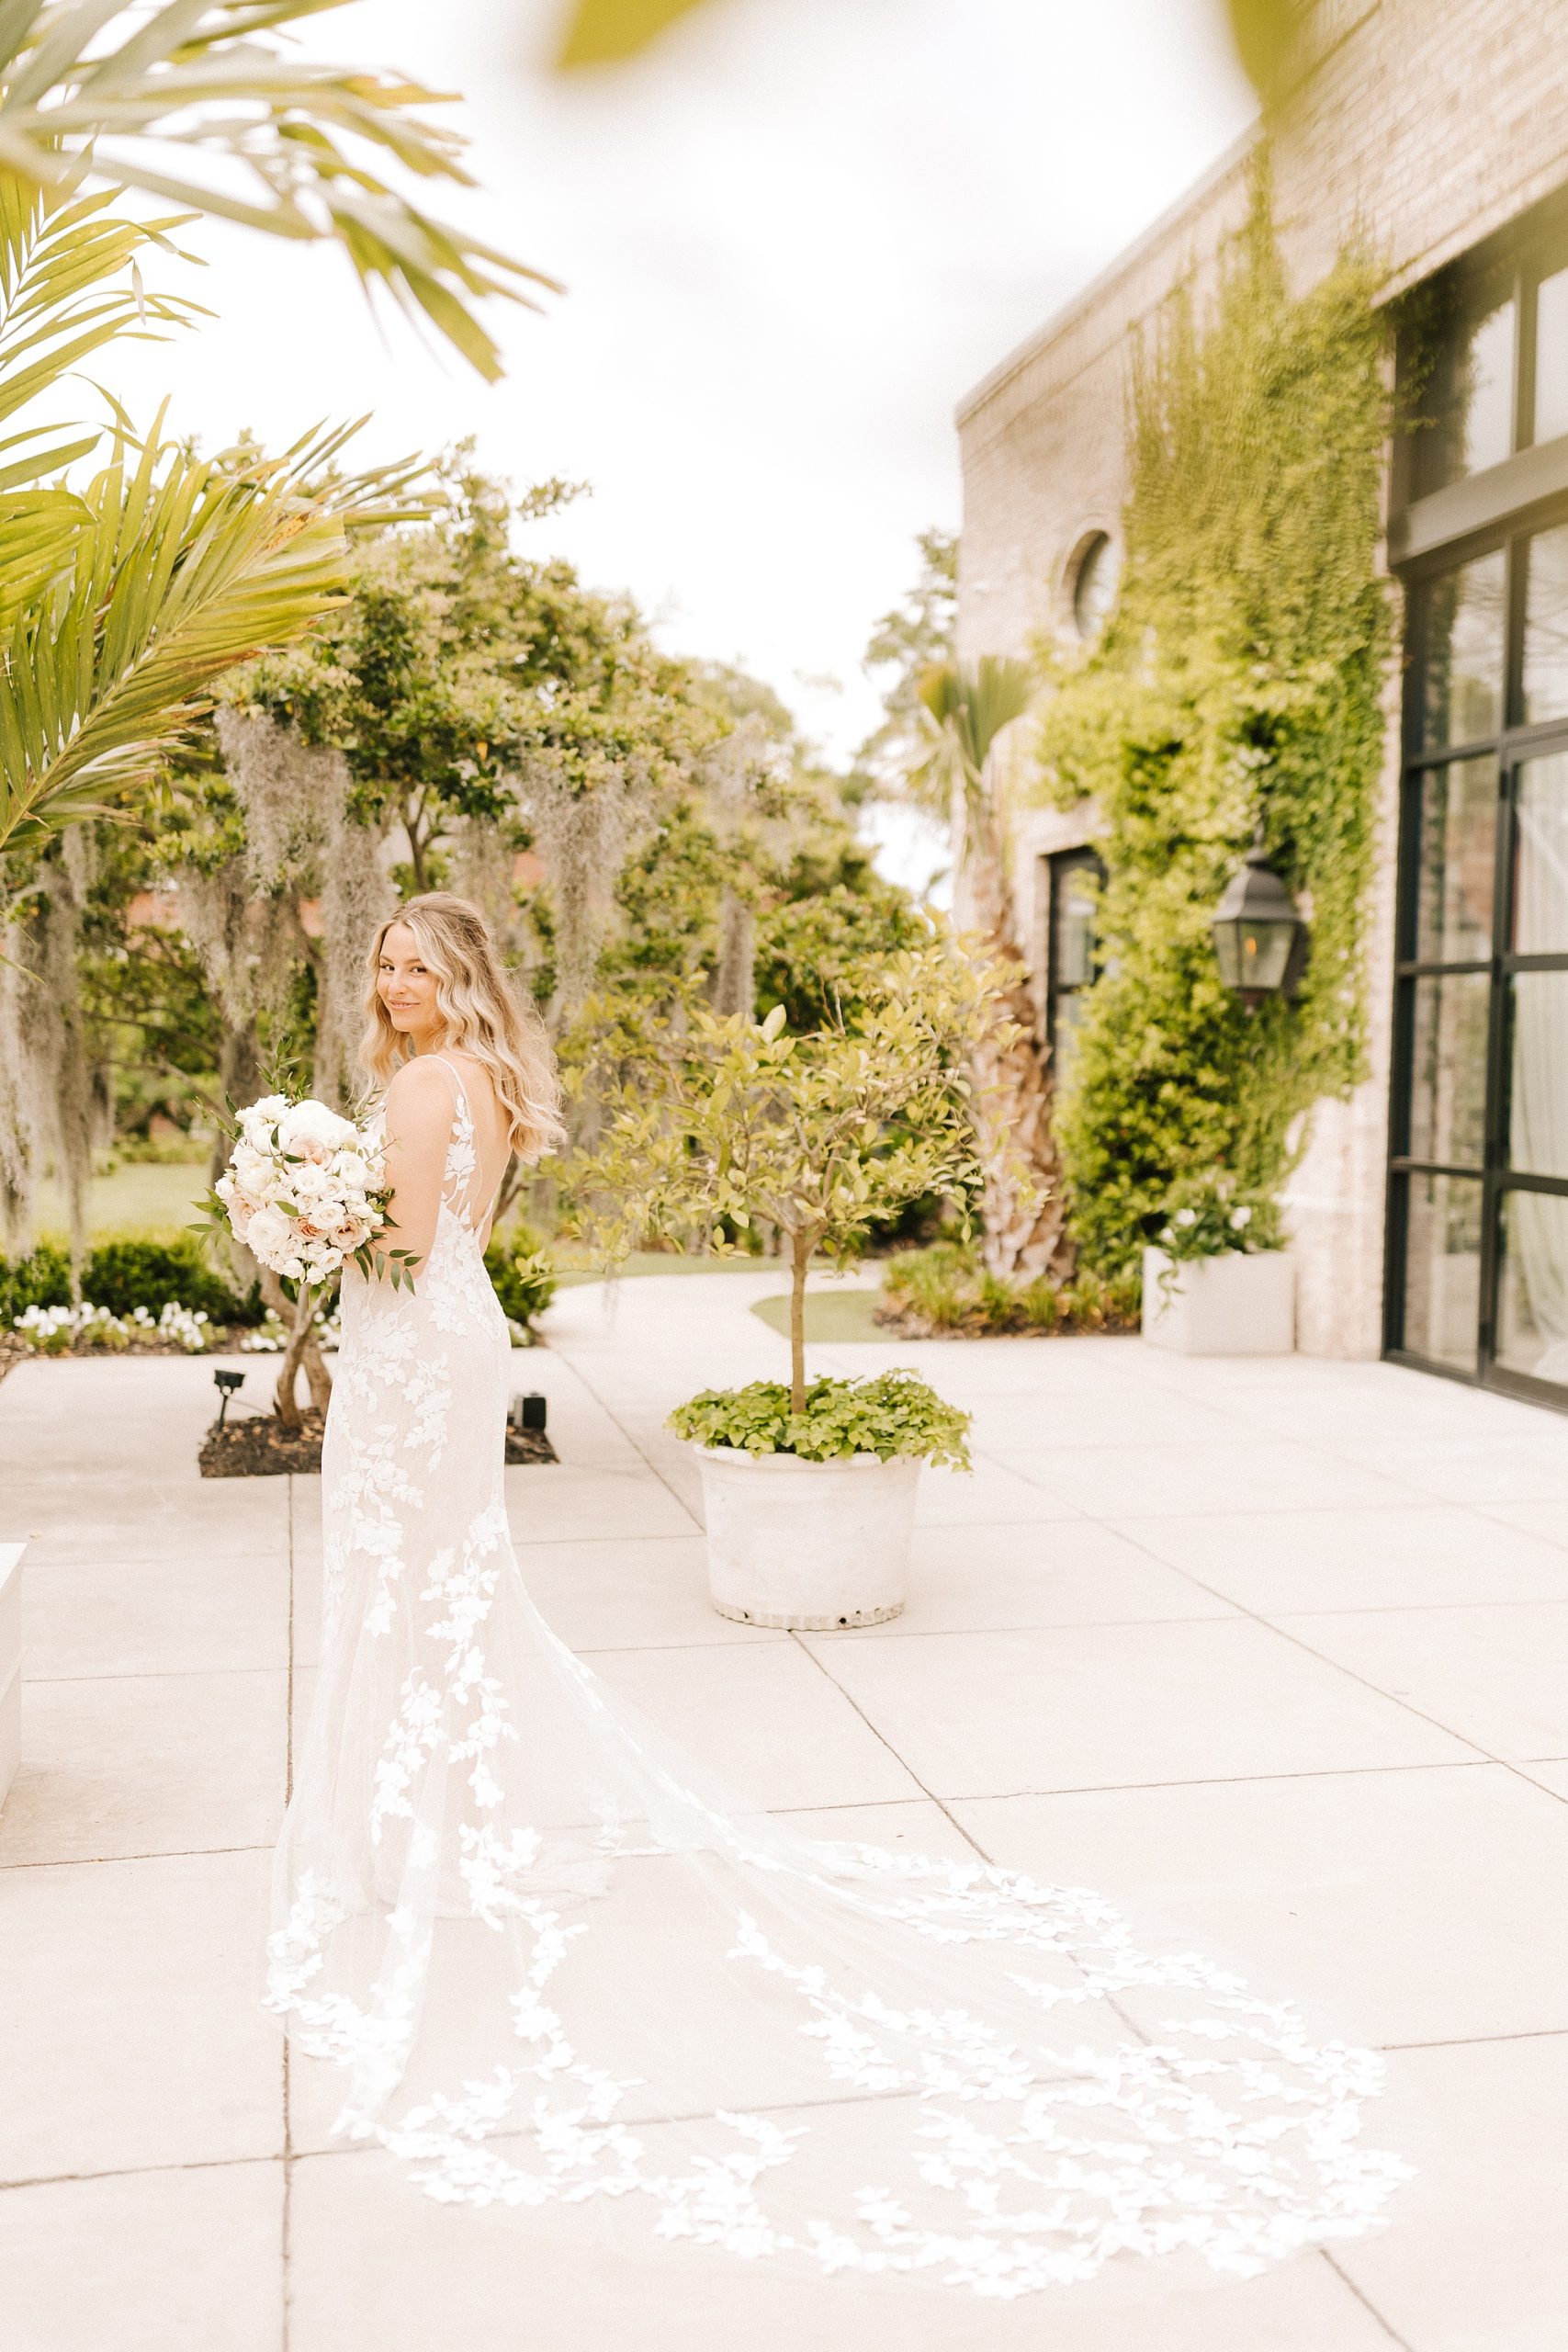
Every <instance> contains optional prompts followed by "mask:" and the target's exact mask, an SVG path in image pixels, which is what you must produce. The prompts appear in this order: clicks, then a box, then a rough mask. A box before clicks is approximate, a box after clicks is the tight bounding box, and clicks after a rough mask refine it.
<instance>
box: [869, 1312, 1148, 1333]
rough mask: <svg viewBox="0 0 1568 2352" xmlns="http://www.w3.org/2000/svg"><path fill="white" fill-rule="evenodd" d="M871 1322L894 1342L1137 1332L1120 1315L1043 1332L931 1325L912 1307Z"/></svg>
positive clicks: (970, 1323)
mask: <svg viewBox="0 0 1568 2352" xmlns="http://www.w3.org/2000/svg"><path fill="white" fill-rule="evenodd" d="M872 1320H873V1321H874V1323H876V1324H878V1325H879V1326H880V1327H881V1329H883V1330H885V1331H886V1333H887V1335H888V1337H889V1338H890V1339H894V1340H1073V1339H1082V1338H1084V1337H1085V1336H1089V1337H1091V1338H1099V1339H1104V1338H1107V1337H1109V1338H1112V1339H1116V1338H1122V1337H1125V1336H1126V1335H1127V1334H1128V1333H1130V1332H1135V1331H1137V1330H1138V1329H1140V1328H1141V1326H1140V1323H1139V1321H1138V1319H1137V1318H1135V1317H1126V1318H1123V1317H1121V1316H1117V1315H1105V1316H1100V1317H1098V1318H1097V1319H1096V1320H1095V1321H1093V1322H1082V1323H1058V1324H1056V1325H1055V1328H1054V1329H1051V1330H1049V1331H1043V1330H1042V1329H1041V1328H1040V1326H1039V1324H1038V1323H1025V1322H1023V1321H1022V1320H1020V1321H1018V1322H1016V1323H1000V1322H987V1320H986V1318H985V1317H984V1316H982V1315H978V1314H976V1315H972V1316H970V1317H967V1318H966V1320H965V1321H964V1322H962V1323H928V1322H927V1320H926V1318H925V1317H924V1316H923V1315H917V1314H916V1313H915V1312H914V1310H913V1308H912V1307H900V1306H879V1307H878V1308H877V1309H876V1312H875V1314H874V1316H873V1317H872Z"/></svg>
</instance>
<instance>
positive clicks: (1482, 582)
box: [1422, 548, 1507, 752]
mask: <svg viewBox="0 0 1568 2352" xmlns="http://www.w3.org/2000/svg"><path fill="white" fill-rule="evenodd" d="M1426 611H1427V642H1426V646H1425V649H1424V660H1423V663H1422V670H1423V683H1424V692H1423V695H1422V718H1423V725H1422V740H1423V741H1424V742H1425V744H1426V746H1427V750H1428V751H1434V752H1440V751H1442V750H1443V749H1444V748H1445V747H1446V746H1447V745H1448V744H1450V743H1474V742H1477V741H1482V740H1483V739H1484V738H1485V737H1486V736H1488V735H1495V733H1496V732H1497V728H1498V724H1499V722H1500V721H1501V718H1502V716H1503V681H1504V668H1503V654H1504V645H1505V640H1506V628H1507V566H1506V559H1505V557H1504V554H1503V550H1502V549H1501V548H1498V549H1497V550H1496V552H1495V554H1493V555H1483V556H1482V557H1480V558H1479V559H1478V560H1476V561H1475V562H1474V563H1463V564H1461V565H1459V566H1458V567H1457V569H1456V570H1454V571H1446V572H1443V573H1441V574H1440V575H1439V576H1438V578H1437V579H1436V580H1434V581H1432V582H1430V584H1429V585H1428V587H1427V599H1426Z"/></svg>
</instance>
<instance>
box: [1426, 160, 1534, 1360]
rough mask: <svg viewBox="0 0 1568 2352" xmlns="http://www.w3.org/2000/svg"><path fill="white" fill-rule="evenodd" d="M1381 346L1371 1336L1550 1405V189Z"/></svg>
mask: <svg viewBox="0 0 1568 2352" xmlns="http://www.w3.org/2000/svg"><path fill="white" fill-rule="evenodd" d="M1399 364H1400V380H1401V383H1402V385H1403V386H1404V388H1405V390H1406V392H1407V393H1408V394H1409V395H1410V396H1411V409H1410V410H1409V411H1408V412H1407V413H1411V414H1412V415H1413V418H1414V423H1415V431H1414V434H1413V435H1412V436H1411V438H1410V441H1409V443H1408V445H1405V446H1407V447H1408V450H1409V456H1408V459H1407V460H1406V459H1404V458H1400V459H1398V461H1397V462H1396V466H1395V469H1394V472H1395V488H1394V513H1393V516H1392V517H1391V524H1392V526H1393V527H1392V528H1391V534H1390V537H1391V544H1392V545H1393V546H1394V548H1396V550H1397V549H1398V548H1399V547H1400V546H1401V544H1403V546H1404V549H1405V551H1406V552H1405V553H1404V557H1403V558H1402V559H1400V560H1402V561H1403V563H1404V567H1405V585H1406V588H1407V590H1408V596H1407V604H1406V614H1407V636H1406V649H1405V650H1406V672H1405V707H1404V748H1405V757H1406V764H1405V769H1404V805H1403V810H1402V815H1401V824H1400V866H1399V908H1398V922H1397V926H1396V951H1397V958H1398V961H1397V965H1396V972H1397V978H1396V982H1395V988H1396V999H1395V1019H1394V1057H1393V1059H1394V1078H1393V1103H1392V1104H1391V1115H1390V1120H1389V1137H1390V1161H1389V1193H1388V1200H1389V1225H1388V1232H1389V1259H1388V1282H1387V1286H1386V1290H1385V1294H1384V1295H1385V1300H1386V1315H1387V1332H1386V1337H1387V1343H1388V1346H1389V1348H1390V1350H1391V1351H1393V1353H1395V1354H1399V1355H1404V1356H1407V1357H1409V1358H1410V1359H1411V1360H1413V1361H1415V1362H1417V1363H1426V1364H1429V1365H1431V1366H1433V1367H1435V1368H1438V1369H1441V1370H1443V1371H1446V1372H1450V1373H1454V1374H1459V1375H1461V1377H1464V1378H1467V1379H1472V1380H1480V1381H1483V1382H1484V1383H1486V1384H1487V1385H1492V1386H1495V1387H1502V1388H1506V1389H1513V1390H1514V1391H1516V1392H1519V1391H1521V1390H1522V1391H1523V1392H1524V1393H1528V1394H1529V1395H1533V1396H1540V1397H1547V1396H1550V1397H1551V1399H1552V1401H1554V1402H1558V1403H1560V1404H1562V1405H1563V1406H1564V1407H1568V467H1564V465H1563V462H1562V457H1563V450H1564V447H1568V192H1565V193H1564V194H1563V195H1562V196H1560V197H1556V198H1551V199H1549V200H1548V201H1547V202H1545V203H1543V204H1542V205H1540V206H1539V207H1538V208H1536V209H1535V210H1534V211H1533V212H1532V213H1531V214H1530V215H1529V218H1528V219H1527V220H1522V221H1520V222H1519V223H1517V225H1516V227H1515V228H1514V229H1513V230H1512V231H1510V232H1508V234H1507V236H1506V239H1504V238H1499V239H1497V240H1495V241H1494V242H1493V243H1492V244H1491V245H1490V246H1489V247H1488V248H1487V250H1486V251H1485V252H1483V253H1478V254H1471V255H1467V256H1465V257H1464V258H1463V259H1462V260H1461V261H1460V262H1457V263H1455V264H1453V265H1452V266H1450V268H1449V269H1447V270H1445V271H1444V272H1443V273H1442V274H1441V275H1440V276H1439V277H1437V278H1435V279H1434V280H1432V281H1431V282H1430V283H1428V284H1427V286H1425V287H1423V288H1420V289H1419V290H1418V292H1417V293H1416V295H1415V296H1414V297H1413V298H1412V305H1411V308H1410V310H1409V311H1408V312H1407V314H1406V317H1405V320H1404V323H1403V324H1402V326H1401V330H1400V360H1399ZM1551 445H1556V447H1555V449H1554V450H1552V453H1551V455H1548V454H1547V451H1548V449H1549V447H1551ZM1531 447H1537V448H1540V450H1541V451H1542V455H1541V457H1540V458H1538V459H1535V460H1533V461H1532V462H1531V463H1530V464H1529V465H1524V464H1518V463H1514V462H1511V461H1512V460H1514V459H1515V458H1517V455H1518V454H1519V453H1521V452H1523V451H1525V450H1527V449H1529V448H1531ZM1472 477H1483V478H1484V479H1482V480H1475V481H1471V486H1470V487H1468V488H1466V490H1465V491H1464V492H1463V494H1462V496H1458V497H1447V496H1443V495H1440V494H1439V493H1443V492H1448V491H1449V490H1450V489H1451V488H1452V487H1453V486H1454V485H1456V484H1458V483H1461V482H1465V481H1470V478H1472ZM1423 502H1425V504H1424V505H1423ZM1402 506H1403V508H1404V512H1403V513H1402V512H1401V511H1400V510H1401V507H1402Z"/></svg>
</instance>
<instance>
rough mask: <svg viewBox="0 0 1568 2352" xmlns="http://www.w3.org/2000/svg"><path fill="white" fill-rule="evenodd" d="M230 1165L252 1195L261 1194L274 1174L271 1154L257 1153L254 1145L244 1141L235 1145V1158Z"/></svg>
mask: <svg viewBox="0 0 1568 2352" xmlns="http://www.w3.org/2000/svg"><path fill="white" fill-rule="evenodd" d="M229 1165H230V1167H231V1169H232V1170H233V1172H234V1174H235V1175H236V1176H237V1177H238V1178H239V1180H240V1182H241V1183H242V1184H243V1186H244V1188H245V1190H246V1192H247V1193H252V1194H256V1193H260V1192H261V1190H262V1187H263V1186H264V1185H265V1182H267V1179H268V1178H269V1177H270V1176H271V1174H272V1159H271V1157H270V1156H269V1154H267V1153H266V1152H265V1151H257V1150H256V1149H255V1148H254V1145H251V1144H248V1143H246V1142H244V1141H243V1139H242V1140H241V1141H240V1142H239V1143H237V1144H236V1145H235V1147H234V1157H233V1158H232V1159H231V1161H230V1162H229Z"/></svg>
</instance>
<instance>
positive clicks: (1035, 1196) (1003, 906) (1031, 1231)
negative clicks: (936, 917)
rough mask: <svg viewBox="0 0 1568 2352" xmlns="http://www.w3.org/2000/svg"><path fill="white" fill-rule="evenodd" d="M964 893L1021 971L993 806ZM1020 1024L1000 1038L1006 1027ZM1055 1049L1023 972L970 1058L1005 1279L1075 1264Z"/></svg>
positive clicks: (977, 830) (989, 1209)
mask: <svg viewBox="0 0 1568 2352" xmlns="http://www.w3.org/2000/svg"><path fill="white" fill-rule="evenodd" d="M968 849H969V855H968V858H967V859H966V861H965V873H964V882H965V884H966V886H967V887H966V890H965V896H966V898H967V899H968V905H969V910H971V913H972V920H973V921H974V922H975V925H976V929H978V930H979V931H980V932H982V933H983V934H984V935H985V938H986V940H987V945H988V947H989V949H990V952H991V955H992V956H994V957H995V958H996V959H997V960H998V962H999V963H1002V964H1004V965H1007V966H1010V967H1013V968H1014V969H1015V970H1016V969H1017V968H1018V967H1020V966H1021V964H1022V962H1023V958H1022V956H1021V953H1020V951H1019V946H1018V939H1017V933H1016V929H1015V925H1014V921H1013V908H1012V892H1011V889H1010V886H1009V882H1008V875H1007V866H1006V863H1005V856H1004V851H1003V845H1002V842H1001V840H1000V836H999V830H998V824H997V818H996V812H995V810H994V809H992V808H991V807H990V806H989V804H988V803H987V807H986V809H985V811H984V813H983V814H981V815H980V816H979V818H978V820H976V821H975V822H973V824H972V826H971V829H970V835H969V842H968ZM1008 1024H1011V1025H1013V1026H1014V1027H1015V1028H1016V1030H1017V1031H1018V1033H1019V1034H1018V1035H1015V1036H1014V1037H1013V1038H1012V1040H1011V1042H1010V1043H1004V1042H1003V1039H1002V1036H1001V1034H1000V1033H1001V1031H1002V1029H1003V1028H1004V1026H1006V1025H1008ZM1049 1062H1050V1049H1049V1047H1048V1046H1046V1045H1045V1043H1044V1041H1043V1038H1042V1037H1041V1035H1040V1029H1039V1022H1038V1018H1037V1016H1036V1013H1035V1009H1034V1001H1033V998H1032V995H1031V994H1030V990H1029V988H1028V985H1027V983H1026V982H1025V981H1024V979H1023V978H1021V977H1019V978H1016V979H1014V980H1013V981H1011V982H1010V984H1009V986H1008V987H1007V988H1006V989H1003V991H1002V993H1001V994H1000V995H999V996H998V998H997V1000H996V1003H995V1011H994V1016H993V1026H992V1029H991V1032H990V1034H989V1035H987V1036H986V1037H984V1038H982V1040H981V1042H980V1044H979V1045H978V1046H976V1048H975V1050H974V1053H973V1054H972V1056H971V1057H970V1080H971V1084H972V1087H973V1090H974V1091H973V1095H972V1098H971V1100H972V1103H973V1114H974V1121H975V1136H976V1146H977V1149H978V1155H979V1160H980V1168H981V1173H982V1176H983V1179H984V1191H983V1194H982V1199H981V1211H980V1218H981V1228H982V1238H981V1250H982V1254H983V1256H984V1259H985V1262H986V1270H987V1272H988V1273H991V1274H994V1275H996V1276H997V1278H998V1280H999V1281H1002V1282H1033V1281H1036V1280H1038V1279H1039V1278H1040V1277H1041V1276H1042V1275H1050V1276H1053V1277H1055V1279H1056V1280H1058V1281H1060V1280H1062V1279H1064V1278H1065V1277H1066V1275H1067V1274H1069V1273H1070V1272H1071V1271H1072V1245H1071V1242H1070V1241H1069V1239H1068V1237H1067V1231H1066V1186H1065V1184H1064V1182H1063V1179H1062V1163H1061V1159H1060V1155H1059V1154H1058V1152H1057V1149H1056V1139H1055V1135H1054V1134H1053V1133H1052V1129H1051V1102H1052V1094H1053V1088H1052V1084H1051V1071H1050V1067H1049Z"/></svg>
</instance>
